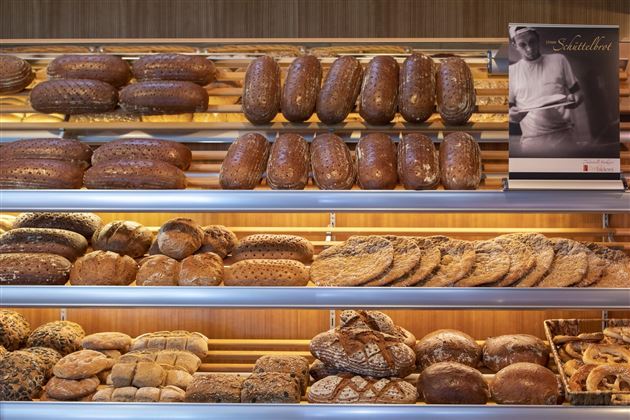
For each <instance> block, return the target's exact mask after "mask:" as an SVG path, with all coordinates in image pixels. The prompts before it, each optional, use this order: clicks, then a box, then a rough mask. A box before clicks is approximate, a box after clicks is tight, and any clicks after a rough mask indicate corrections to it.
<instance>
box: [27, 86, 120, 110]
mask: <svg viewBox="0 0 630 420" xmlns="http://www.w3.org/2000/svg"><path fill="white" fill-rule="evenodd" d="M30 101H31V106H32V107H33V109H34V110H35V111H39V112H43V113H46V114H52V113H55V112H58V113H60V114H70V115H72V114H86V113H91V112H107V111H113V110H114V108H116V104H117V103H118V91H117V90H116V88H115V87H113V86H112V85H110V84H109V83H105V82H101V81H99V80H86V79H60V80H47V81H44V82H41V83H39V84H38V85H37V86H35V87H34V88H33V90H32V91H31V95H30Z"/></svg>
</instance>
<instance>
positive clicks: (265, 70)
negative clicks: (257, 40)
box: [242, 55, 281, 124]
mask: <svg viewBox="0 0 630 420" xmlns="http://www.w3.org/2000/svg"><path fill="white" fill-rule="evenodd" d="M280 96H281V86H280V67H279V66H278V63H276V60H274V59H273V58H272V57H269V56H267V55H264V56H262V57H258V58H257V59H255V60H254V61H252V62H251V63H250V64H249V66H248V67H247V71H246V72H245V83H244V85H243V97H242V102H243V113H244V114H245V118H247V119H248V120H249V121H250V122H251V123H252V124H267V123H269V122H270V121H271V120H272V119H273V118H274V117H275V116H276V114H278V111H280Z"/></svg>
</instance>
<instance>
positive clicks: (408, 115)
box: [398, 53, 435, 123]
mask: <svg viewBox="0 0 630 420" xmlns="http://www.w3.org/2000/svg"><path fill="white" fill-rule="evenodd" d="M434 108H435V68H434V64H433V60H432V59H431V57H428V56H426V55H424V54H422V53H413V54H411V55H410V56H408V57H407V58H406V59H405V62H404V63H403V64H402V66H401V68H400V80H399V81H398V111H399V112H400V114H401V115H402V117H403V118H404V119H405V120H406V121H409V122H414V123H419V122H423V121H426V120H427V119H428V118H429V117H430V116H431V114H433V109H434Z"/></svg>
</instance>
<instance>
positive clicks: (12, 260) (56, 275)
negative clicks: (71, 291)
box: [0, 253, 72, 286]
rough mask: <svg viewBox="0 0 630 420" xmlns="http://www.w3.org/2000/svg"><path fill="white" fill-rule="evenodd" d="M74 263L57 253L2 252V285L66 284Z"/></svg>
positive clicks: (0, 279) (0, 272) (0, 262)
mask: <svg viewBox="0 0 630 420" xmlns="http://www.w3.org/2000/svg"><path fill="white" fill-rule="evenodd" d="M71 267H72V263H71V262H70V261H68V260H67V259H66V258H64V257H62V256H60V255H55V254H42V253H35V254H29V253H15V254H0V285H3V286H14V285H40V286H54V285H59V286H61V285H64V284H66V282H67V281H68V276H69V275H70V269H71Z"/></svg>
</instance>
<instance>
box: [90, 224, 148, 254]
mask: <svg viewBox="0 0 630 420" xmlns="http://www.w3.org/2000/svg"><path fill="white" fill-rule="evenodd" d="M151 239H152V235H151V232H150V231H149V229H147V228H146V227H144V226H143V225H141V224H140V223H137V222H131V221H124V220H117V221H114V222H110V223H108V224H106V225H104V226H103V227H102V228H100V229H99V230H97V231H96V232H95V233H94V236H93V237H92V247H93V248H94V249H95V250H102V251H112V252H116V253H117V254H120V255H129V256H130V257H131V258H138V257H141V256H143V255H144V254H146V252H147V250H148V249H149V246H151Z"/></svg>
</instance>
